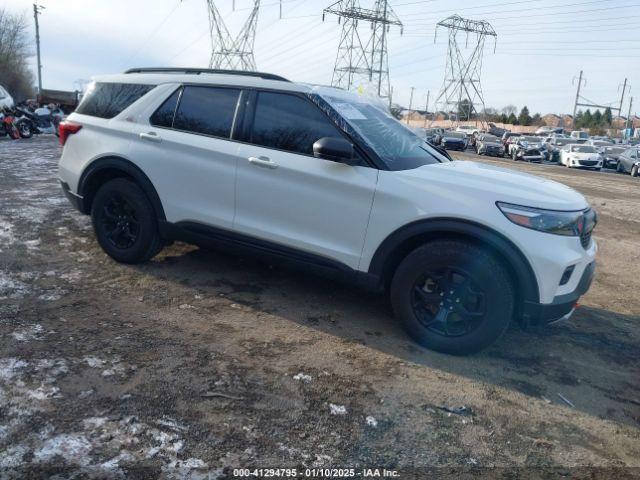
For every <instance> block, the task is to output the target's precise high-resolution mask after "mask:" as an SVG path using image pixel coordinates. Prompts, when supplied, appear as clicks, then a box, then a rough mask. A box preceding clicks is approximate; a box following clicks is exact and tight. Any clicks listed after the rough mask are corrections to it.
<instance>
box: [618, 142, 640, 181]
mask: <svg viewBox="0 0 640 480" xmlns="http://www.w3.org/2000/svg"><path fill="white" fill-rule="evenodd" d="M616 170H617V171H618V172H619V173H630V174H631V176H632V177H637V176H638V174H639V172H640V147H638V146H633V147H630V148H627V149H626V150H625V151H624V152H623V153H621V154H620V155H619V156H618V165H617V167H616Z"/></svg>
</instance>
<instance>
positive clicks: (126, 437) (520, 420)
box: [0, 137, 640, 478]
mask: <svg viewBox="0 0 640 480" xmlns="http://www.w3.org/2000/svg"><path fill="white" fill-rule="evenodd" d="M59 155H60V149H59V147H58V146H57V144H56V143H55V138H53V137H40V138H34V139H33V140H30V141H16V142H9V141H2V142H0V477H2V478H4V477H6V478H24V477H30V478H37V477H42V478H46V477H49V476H51V475H53V474H58V475H60V477H59V478H69V477H73V478H87V477H109V478H111V477H135V478H158V477H160V478H224V477H226V476H229V475H230V470H228V468H229V467H230V468H233V467H298V468H304V467H314V466H315V467H327V466H342V467H346V466H354V467H358V468H363V467H367V468H373V467H379V468H382V467H386V468H388V469H399V470H400V471H401V472H403V474H405V475H406V477H407V478H409V476H416V477H418V478H420V477H422V478H423V477H424V473H419V472H421V471H422V472H424V470H422V469H423V468H425V467H441V468H442V470H438V472H447V471H448V470H447V468H448V467H456V466H468V467H469V468H471V469H472V470H471V471H474V470H473V469H478V468H481V467H509V468H513V467H535V468H538V469H540V468H549V469H553V468H556V467H561V468H562V469H567V468H571V467H579V466H583V467H585V466H586V467H602V468H604V470H601V472H605V476H609V478H613V476H617V477H620V476H624V475H627V476H628V475H633V474H635V473H636V472H637V470H636V469H629V467H636V468H637V467H640V438H639V437H640V435H639V433H640V375H639V373H640V369H639V359H640V342H639V337H640V335H639V333H638V326H639V323H640V315H639V314H640V296H639V295H638V292H639V291H640V288H639V287H640V275H638V273H639V272H640V269H639V267H638V264H639V260H640V248H639V246H640V243H639V242H638V238H639V235H638V234H639V233H640V208H638V207H639V206H640V181H638V180H637V179H632V178H631V177H628V176H621V175H616V174H595V173H591V172H579V171H573V170H572V171H569V170H567V169H563V168H561V167H556V166H541V165H528V164H521V163H514V162H511V161H502V160H484V159H483V160H482V161H489V162H491V163H499V164H503V165H506V166H508V167H511V168H516V169H521V170H527V171H533V172H534V173H537V174H540V175H542V176H545V177H548V178H551V179H554V180H559V181H561V182H564V183H567V184H569V185H570V186H572V187H574V188H576V189H578V190H579V191H581V192H582V193H583V194H585V195H586V196H587V198H588V199H589V200H590V201H591V202H592V203H593V205H594V206H595V207H596V208H597V209H598V211H599V213H600V224H599V226H598V229H597V232H596V235H595V237H596V240H597V241H598V242H599V245H600V252H599V258H598V261H599V267H598V268H599V270H598V276H597V278H596V280H595V283H594V285H593V287H592V289H591V291H590V292H589V293H588V294H587V295H586V296H585V297H584V299H583V300H582V302H581V303H582V307H581V308H580V309H579V310H578V311H577V313H576V314H575V316H574V317H573V318H572V320H571V321H570V322H569V323H566V324H563V325H557V326H552V327H549V328H546V329H542V330H537V331H532V332H523V331H521V330H519V329H518V328H515V327H514V328H513V329H511V330H510V331H509V332H508V333H507V334H506V335H505V336H504V337H503V338H502V339H501V340H500V341H499V342H498V343H497V344H496V345H495V346H493V347H492V348H490V349H489V350H487V351H485V352H483V353H481V354H479V355H475V356H473V357H467V358H456V357H451V356H447V355H441V354H437V353H433V352H430V351H427V350H425V349H423V348H421V347H419V346H418V345H416V344H415V343H413V342H412V341H411V340H410V339H409V338H408V337H407V335H406V334H405V333H404V332H403V331H402V329H401V328H400V327H399V325H398V324H397V323H396V322H395V321H394V320H393V318H392V317H391V315H390V313H389V310H388V306H387V304H386V302H385V301H384V299H383V298H380V297H378V296H376V295H371V294H367V293H363V292H361V291H359V290H356V289H352V288H349V287H346V286H344V285H341V284H337V283H335V282H331V281H327V280H323V279H319V278H315V277H312V276H309V275H306V274H305V273H304V272H292V271H290V270H285V269H282V268H277V267H271V266H269V265H265V264H261V263H260V262H257V261H256V260H255V259H251V258H237V257H233V256H229V255H224V254H221V253H215V252H208V251H204V250H201V249H198V248H197V247H193V246H189V245H184V244H174V245H172V246H171V247H168V248H166V249H165V250H164V251H163V252H162V253H161V254H160V255H158V256H157V257H156V258H155V259H154V260H153V261H152V262H149V263H148V264H146V265H141V266H126V265H119V264H116V263H115V262H113V261H111V260H110V259H109V258H107V257H106V256H105V255H104V254H103V253H102V251H101V250H100V248H99V247H98V245H97V243H96V242H95V240H94V236H93V233H92V230H91V226H90V221H89V219H88V218H87V217H84V216H82V215H80V214H78V213H77V212H75V211H74V210H73V209H72V208H71V206H70V205H69V204H68V203H67V201H66V200H65V199H64V197H63V196H62V193H61V191H60V188H59V186H58V184H57V180H56V162H57V159H58V158H59ZM562 397H564V399H566V400H568V401H569V402H571V404H572V405H573V406H570V405H569V404H568V403H566V401H565V400H563V398H562ZM443 406H445V407H452V408H456V407H461V406H464V407H466V409H465V410H464V411H463V412H462V414H458V413H451V412H447V411H445V410H443V409H441V407H443ZM342 407H344V408H342ZM225 468H227V470H225ZM562 469H561V470H560V472H571V470H562ZM522 471H524V470H521V472H522ZM538 471H539V470H538ZM553 471H555V470H553ZM500 472H507V471H506V470H500ZM506 474H507V473H505V475H506Z"/></svg>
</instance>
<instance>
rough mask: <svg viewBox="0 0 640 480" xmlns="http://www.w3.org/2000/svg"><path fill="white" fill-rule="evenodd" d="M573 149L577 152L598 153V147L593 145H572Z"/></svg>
mask: <svg viewBox="0 0 640 480" xmlns="http://www.w3.org/2000/svg"><path fill="white" fill-rule="evenodd" d="M571 151H572V152H576V153H596V149H595V148H593V147H592V146H591V145H577V146H575V147H571Z"/></svg>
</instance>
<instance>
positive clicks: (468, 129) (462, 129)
mask: <svg viewBox="0 0 640 480" xmlns="http://www.w3.org/2000/svg"><path fill="white" fill-rule="evenodd" d="M479 131H480V129H479V128H478V127H474V126H473V125H460V126H459V127H458V128H456V132H458V133H464V134H466V135H467V136H468V137H470V136H471V135H473V134H476V133H478V132H479Z"/></svg>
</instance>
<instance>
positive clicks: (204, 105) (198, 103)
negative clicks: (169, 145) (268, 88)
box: [173, 86, 240, 138]
mask: <svg viewBox="0 0 640 480" xmlns="http://www.w3.org/2000/svg"><path fill="white" fill-rule="evenodd" d="M239 98H240V90H239V89H235V88H224V87H200V86H187V87H184V91H183V92H182V97H181V98H180V105H178V110H177V111H176V115H175V118H174V120H173V128H175V129H178V130H183V131H187V132H193V133H199V134H204V135H211V136H214V137H222V138H230V136H231V130H232V128H233V120H234V118H235V115H236V109H237V106H238V99H239Z"/></svg>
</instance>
